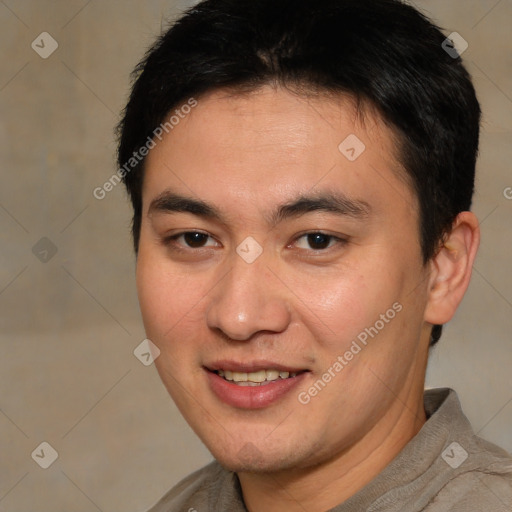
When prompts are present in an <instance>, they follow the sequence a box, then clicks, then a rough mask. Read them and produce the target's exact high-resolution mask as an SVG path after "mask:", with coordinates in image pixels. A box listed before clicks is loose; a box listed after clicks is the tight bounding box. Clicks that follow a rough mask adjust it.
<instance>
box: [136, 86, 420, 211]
mask: <svg viewBox="0 0 512 512" xmlns="http://www.w3.org/2000/svg"><path fill="white" fill-rule="evenodd" d="M197 101H198V104H197V106H196V107H195V108H194V109H192V110H191V111H190V112H189V113H188V114H187V115H186V116H183V117H182V118H181V119H180V121H179V123H178V124H176V125H175V126H174V127H173V129H172V130H171V131H169V133H167V134H166V135H164V137H163V139H162V141H161V142H159V141H156V142H157V144H156V147H154V148H153V149H152V150H151V151H150V154H149V155H148V157H147V160H146V165H145V168H146V170H145V173H146V174H145V179H144V190H143V192H144V194H143V196H144V203H145V204H144V206H145V207H146V208H147V206H148V201H150V200H151V198H152V197H155V196H156V195H158V194H159V193H161V192H162V190H164V189H165V188H166V187H170V188H173V189H176V188H177V189H179V191H181V192H186V193H187V194H191V193H192V194H193V195H195V196H199V197H201V198H203V199H206V198H211V199H212V200H219V201H224V203H223V204H224V205H225V206H226V207H229V206H230V205H233V206H234V205H235V204H237V201H234V200H235V199H236V200H238V203H240V202H243V201H246V203H247V204H248V203H251V204H252V203H260V204H264V203H269V202H272V201H277V199H278V197H277V196H279V198H280V199H283V196H286V195H287V194H289V195H290V196H292V195H296V194H297V193H301V194H305V193H307V192H311V191H315V189H317V190H319V189H320V188H324V189H337V190H339V191H341V192H343V193H345V194H347V195H351V196H353V197H357V196H359V197H361V196H364V198H365V200H367V199H369V200H371V201H372V202H374V203H375V205H376V206H377V207H379V204H381V203H384V202H386V201H389V200H392V201H397V200H399V201H402V202H403V201H405V202H406V203H408V205H409V207H412V208H413V209H415V200H414V197H413V194H412V192H411V190H410V187H409V186H407V184H406V183H405V181H404V180H403V175H404V171H403V169H402V166H401V165H400V163H399V161H398V159H397V156H396V155H397V150H396V142H395V140H396V139H395V136H394V133H393V132H392V131H391V130H390V129H389V127H388V126H387V125H386V124H385V123H384V122H383V120H382V119H381V118H380V116H379V115H378V114H377V113H376V112H375V110H372V109H371V108H369V107H368V106H366V105H358V104H357V103H356V101H355V100H354V99H353V98H350V97H346V96H341V95H336V96H335V95H327V94H319V95H308V96H305V95H301V94H297V93H294V92H291V91H288V90H285V89H282V88H272V87H270V86H265V87H263V88H261V89H259V90H257V91H253V92H246V93H243V94H241V93H236V92H235V93H233V92H228V91H215V92H212V93H209V94H207V95H205V96H203V97H201V98H199V99H198V100H197ZM178 108H179V106H178ZM393 196H396V197H393ZM284 198H286V197H284Z"/></svg>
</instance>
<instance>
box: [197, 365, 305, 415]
mask: <svg viewBox="0 0 512 512" xmlns="http://www.w3.org/2000/svg"><path fill="white" fill-rule="evenodd" d="M204 369H205V370H206V374H207V377H208V382H209V386H210V389H211V391H212V392H213V394H214V395H215V396H216V397H217V398H218V399H220V401H221V402H224V403H225V404H227V405H230V406H232V407H236V408H239V409H261V408H264V407H268V406H270V405H273V404H274V403H276V402H278V401H281V400H284V399H285V397H286V396H294V395H293V392H292V391H293V389H295V388H296V387H297V386H299V385H300V383H301V382H303V381H304V378H305V377H306V374H307V373H309V370H303V369H298V368H288V367H284V366H280V365H276V364H275V363H270V362H267V363H261V364H251V365H248V364H238V363H231V362H219V363H217V364H216V365H215V366H214V367H205V368H204Z"/></svg>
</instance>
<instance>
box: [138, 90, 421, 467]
mask: <svg viewBox="0 0 512 512" xmlns="http://www.w3.org/2000/svg"><path fill="white" fill-rule="evenodd" d="M349 136H350V138H349V139H348V140H347V141H346V142H345V143H343V144H341V143H342V142H343V141H345V139H347V137H349ZM354 136H355V137H357V139H356V138H355V137H354ZM361 142H362V143H363V144H364V146H363V145H362V144H361ZM340 144H341V146H340ZM395 153H396V151H395V148H394V145H393V139H392V134H391V132H390V131H389V130H388V128H387V127H386V126H385V125H384V124H383V122H381V121H380V119H379V118H378V116H376V115H375V114H372V113H371V112H370V111H368V112H366V115H365V116H364V121H363V120H362V119H361V116H358V115H357V114H356V111H355V108H354V105H353V103H352V102H351V101H350V100H349V99H347V98H341V97H339V98H326V97H314V98H311V97H309V98H304V97H299V96H298V95H294V94H292V93H290V92H287V91H284V90H282V89H271V88H262V89H260V90H258V91H256V92H253V93H250V94H245V95H229V94H227V93H226V92H215V93H212V94H209V95H208V96H205V97H203V98H201V99H199V100H198V105H197V106H196V107H195V108H194V109H193V110H192V111H191V112H190V113H189V114H188V115H187V116H186V117H184V118H183V119H181V120H180V122H179V124H177V125H176V126H175V127H174V128H173V130H172V131H170V132H169V133H168V134H167V135H166V136H165V137H164V138H163V140H162V141H161V142H158V143H157V144H156V146H155V147H154V148H153V149H152V150H151V151H150V154H149V155H148V157H147V160H146V171H145V177H144V185H143V216H142V227H141V236H140V246H139V254H138V262H137V287H138V294H139V300H140V305H141V310H142V315H143V319H144V324H145V328H146V333H147V336H148V338H149V339H150V340H151V341H152V342H153V343H154V344H155V345H157V346H158V348H159V349H160V356H159V357H158V358H157V359H156V361H155V364H156V366H157V369H158V372H159V374H160V376H161V378H162V380H163V382H164V384H165V386H166V387H167V389H168V391H169V393H170V394H171V396H172V398H173V399H174V401H175V402H176V404H177V406H178V408H179V409H180V411H181V412H182V414H183V415H184V417H185V419H186V420H187V421H188V423H189V424H190V425H191V427H192V428H193V429H194V430H195V432H196V433H197V434H198V435H199V437H200V438H201V439H202V440H203V442H204V443H205V444H206V446H207V447H208V448H209V449H210V450H211V452H212V453H213V455H214V456H215V457H216V458H217V459H218V460H219V461H220V462H221V463H223V464H224V465H225V466H227V467H229V468H231V469H233V470H235V471H244V470H245V471H278V470H282V469H286V468H292V467H295V468H297V467H307V466H311V465H313V464H319V463H322V462H325V461H328V460H331V459H332V458H333V457H336V456H337V455H338V454H341V453H344V452H346V451H347V450H349V449H350V448H351V447H353V446H356V445H357V444H358V443H359V442H360V441H361V440H362V439H367V440H370V439H374V441H375V442H377V441H376V440H377V439H378V437H379V436H378V434H379V433H380V434H382V435H385V433H386V432H389V430H390V428H391V425H394V424H396V422H397V421H398V418H399V417H401V415H402V413H403V411H404V404H407V403H409V401H410V400H411V398H410V397H411V394H414V393H411V390H416V391H418V392H419V394H421V390H422V389H423V378H424V366H425V364H426V350H427V349H426V346H427V345H428V328H427V327H428V326H427V325H426V324H425V322H424V311H425V308H426V303H427V288H428V282H427V281H428V279H427V277H428V276H427V269H426V267H425V266H424V265H423V264H422V257H421V251H420V244H419V230H418V207H417V201H416V199H415V196H414V194H413V192H412V191H411V189H410V187H409V186H408V185H407V184H406V182H405V180H404V179H403V178H402V177H401V176H402V174H401V173H402V171H401V169H400V165H399V163H398V162H397V159H396V155H395ZM411 415H412V413H411Z"/></svg>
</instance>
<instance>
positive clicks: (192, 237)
mask: <svg viewBox="0 0 512 512" xmlns="http://www.w3.org/2000/svg"><path fill="white" fill-rule="evenodd" d="M183 241H184V242H185V243H186V244H187V245H188V246H189V247H192V248H194V249H197V248H199V247H203V246H204V244H205V243H206V242H207V241H208V235H205V234H204V233H197V232H190V233H183Z"/></svg>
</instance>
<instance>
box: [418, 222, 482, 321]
mask: <svg viewBox="0 0 512 512" xmlns="http://www.w3.org/2000/svg"><path fill="white" fill-rule="evenodd" d="M479 244H480V227H479V224H478V220H477V218H476V216H475V215H474V214H473V213H471V212H461V213H459V215H458V216H457V218H456V219H455V221H454V223H453V227H452V230H451V232H450V233H449V234H448V235H447V236H446V237H445V240H444V244H443V246H442V247H441V249H440V250H439V252H438V253H437V254H436V256H434V258H433V259H432V260H431V262H430V265H431V274H430V279H429V295H428V302H427V307H426V309H425V316H424V320H425V321H426V322H428V323H430V324H432V325H441V324H444V323H446V322H448V321H449V320H451V318H452V317H453V315H454V314H455V311H456V310H457V307H458V306H459V304H460V302H461V300H462V297H463V296H464V294H465V293H466V290H467V288H468V285H469V280H470V278H471V270H472V268H473V262H474V261H475V257H476V252H477V250H478V245H479Z"/></svg>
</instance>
